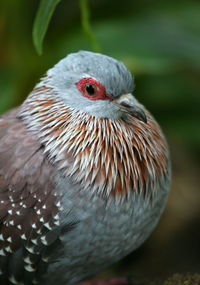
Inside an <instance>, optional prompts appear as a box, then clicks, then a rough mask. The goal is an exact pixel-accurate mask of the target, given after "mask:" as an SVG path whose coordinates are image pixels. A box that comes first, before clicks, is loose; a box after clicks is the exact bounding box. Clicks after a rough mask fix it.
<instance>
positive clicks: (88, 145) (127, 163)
mask: <svg viewBox="0 0 200 285" xmlns="http://www.w3.org/2000/svg"><path fill="white" fill-rule="evenodd" d="M145 113H146V115H147V119H148V123H147V124H145V123H143V122H141V121H139V120H138V119H136V118H133V117H131V116H128V117H127V118H126V120H124V119H120V120H111V119H106V118H95V117H91V116H90V115H89V114H85V113H81V112H79V111H75V110H72V109H69V108H67V107H66V106H65V105H64V104H63V103H62V102H60V101H59V100H58V98H57V96H55V94H52V91H51V90H50V89H47V88H37V89H35V91H34V92H33V93H32V94H30V96H29V97H28V99H27V100H26V101H25V103H24V105H23V108H22V112H21V116H22V117H23V118H24V120H25V123H26V124H27V126H28V128H29V129H31V130H33V131H35V132H36V133H37V135H38V136H39V139H40V140H41V142H42V143H43V144H44V145H45V151H46V152H47V153H48V154H49V156H50V159H51V161H52V163H56V165H57V167H58V169H60V170H61V169H62V171H63V173H64V175H69V176H70V177H71V178H72V179H73V181H75V182H78V183H80V184H81V186H82V187H83V190H84V189H85V190H86V189H91V191H94V192H95V191H97V192H98V193H100V194H102V195H105V196H106V197H110V196H114V197H116V198H120V199H121V198H122V199H123V198H125V197H128V196H129V195H130V194H131V193H139V194H140V193H143V194H144V195H146V196H151V194H153V193H154V192H155V191H156V189H157V188H158V183H160V181H162V179H163V180H165V178H166V177H167V176H168V153H167V146H166V142H165V140H164V138H163V135H162V133H161V130H160V128H159V126H158V125H157V124H156V122H155V120H154V119H153V118H152V117H151V116H150V114H149V113H148V112H147V111H146V110H145Z"/></svg>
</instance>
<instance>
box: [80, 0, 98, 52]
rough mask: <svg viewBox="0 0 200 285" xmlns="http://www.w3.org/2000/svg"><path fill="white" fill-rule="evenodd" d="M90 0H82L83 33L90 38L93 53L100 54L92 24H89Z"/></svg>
mask: <svg viewBox="0 0 200 285" xmlns="http://www.w3.org/2000/svg"><path fill="white" fill-rule="evenodd" d="M87 4H88V0H80V8H81V23H82V27H83V31H84V33H85V35H86V37H87V38H88V40H89V42H90V43H91V46H92V48H93V51H95V52H99V51H100V47H99V45H98V43H97V41H96V39H95V37H94V35H93V33H92V30H91V27H90V23H89V8H88V5H87Z"/></svg>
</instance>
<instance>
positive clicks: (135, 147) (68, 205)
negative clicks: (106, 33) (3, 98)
mask: <svg viewBox="0 0 200 285" xmlns="http://www.w3.org/2000/svg"><path fill="white" fill-rule="evenodd" d="M133 87H134V81H133V78H132V76H131V73H130V72H129V71H128V70H127V69H126V67H125V66H124V64H123V63H121V62H119V61H117V60H115V59H113V58H111V57H108V56H105V55H102V54H98V53H93V52H87V51H80V52H77V53H73V54H70V55H68V56H67V57H66V58H64V59H63V60H61V61H60V62H59V63H58V64H56V65H55V66H54V67H53V68H52V69H50V70H48V72H47V74H46V75H45V77H44V78H42V79H41V81H40V83H38V84H37V85H36V87H35V88H34V90H33V91H32V92H31V93H30V94H29V96H28V98H27V99H26V100H25V102H24V103H23V104H22V105H21V106H20V107H18V108H16V109H14V110H12V111H10V112H8V113H6V114H4V115H2V116H1V117H0V284H1V285H4V284H6V285H11V284H25V285H26V284H27V285H29V284H42V285H46V284H48V285H53V284H58V283H56V282H59V284H60V285H61V284H62V285H64V284H74V283H76V282H79V281H81V280H85V279H86V278H90V277H91V276H93V275H94V274H96V273H97V272H99V271H100V270H103V269H104V268H106V267H108V266H109V265H110V264H113V263H114V262H116V261H118V260H120V259H121V258H123V257H124V256H126V255H127V254H128V253H130V252H131V251H133V250H134V249H136V248H138V247H139V246H140V245H141V244H142V243H143V242H144V241H145V240H146V238H147V237H148V236H149V234H150V233H151V231H152V230H153V228H154V227H155V225H156V224H157V222H158V220H159V218H160V215H161V213H162V211H163V208H164V206H165V203H166V199H167V196H168V192H169V185H170V161H169V153H168V147H167V144H166V141H165V139H164V137H163V134H162V132H161V130H160V128H159V126H158V124H157V123H156V121H155V120H154V118H153V117H152V116H151V115H150V114H149V112H148V111H147V110H146V109H145V108H144V106H142V105H141V104H140V103H138V101H137V100H136V99H135V97H134V96H133V95H132V92H133Z"/></svg>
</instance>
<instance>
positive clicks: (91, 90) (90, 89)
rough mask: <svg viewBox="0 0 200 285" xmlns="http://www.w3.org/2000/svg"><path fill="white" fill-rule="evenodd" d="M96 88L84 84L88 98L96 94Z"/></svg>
mask: <svg viewBox="0 0 200 285" xmlns="http://www.w3.org/2000/svg"><path fill="white" fill-rule="evenodd" d="M96 89H97V88H96V86H95V85H92V84H86V85H85V92H86V93H87V94H88V95H89V96H93V95H95V93H96V91H97V90H96Z"/></svg>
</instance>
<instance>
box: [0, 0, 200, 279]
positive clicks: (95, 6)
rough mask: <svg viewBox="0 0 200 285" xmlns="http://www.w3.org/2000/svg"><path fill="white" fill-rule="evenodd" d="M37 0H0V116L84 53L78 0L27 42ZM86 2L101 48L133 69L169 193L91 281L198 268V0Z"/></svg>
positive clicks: (159, 275) (59, 11)
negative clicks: (168, 170) (139, 242)
mask: <svg viewBox="0 0 200 285" xmlns="http://www.w3.org/2000/svg"><path fill="white" fill-rule="evenodd" d="M38 4H39V1H35V0H28V1H27V0H18V1H13V0H1V2H0V113H3V112H5V111H6V110H8V109H10V108H12V107H14V106H16V105H19V104H20V103H21V102H22V101H23V100H24V99H25V98H26V96H27V95H28V93H29V92H30V91H31V90H32V88H33V87H34V85H35V83H36V82H37V81H38V80H39V78H40V77H41V76H42V75H43V74H44V73H45V71H46V70H47V69H48V68H50V67H51V66H52V65H54V64H55V63H56V62H57V61H58V60H60V59H61V58H63V57H64V56H66V54H67V53H70V52H73V51H77V50H80V49H87V50H91V46H90V44H89V42H88V41H87V39H86V38H85V37H84V35H83V33H82V28H81V20H80V9H79V2H78V1H76V0H68V1H67V0H65V1H61V3H60V4H59V5H58V7H57V9H56V11H55V13H54V15H53V18H52V20H51V23H50V26H49V29H48V31H47V35H46V37H45V40H44V47H43V54H42V56H39V55H38V54H37V53H36V51H35V49H34V47H33V43H32V26H33V20H34V17H35V14H36V11H37V8H38ZM89 4H90V13H91V24H92V29H93V32H94V35H95V37H96V39H97V41H98V43H99V45H100V47H101V52H102V53H105V54H107V55H110V56H112V57H116V58H117V59H119V60H122V61H124V63H125V64H126V66H127V67H128V68H129V69H130V70H131V71H132V73H133V74H134V76H135V82H136V90H135V93H134V95H135V96H136V97H137V98H138V99H139V101H140V102H141V103H143V104H144V105H145V106H146V107H147V109H149V110H150V111H151V112H152V114H153V115H154V116H155V118H156V119H157V121H158V122H159V123H160V125H161V126H162V128H163V130H164V133H165V135H166V137H167V139H168V142H169V146H170V149H171V157H172V165H173V182H172V190H171V194H170V197H169V201H168V204H167V207H166V210H165V213H164V215H163V217H162V219H161V221H160V223H159V225H158V227H157V228H156V230H155V231H154V233H153V234H152V235H151V237H150V238H149V239H148V241H147V242H146V243H145V244H144V245H143V246H142V247H141V248H140V249H138V250H137V251H136V252H135V253H133V254H131V255H130V256H128V257H127V258H125V259H124V260H123V261H122V262H120V263H119V264H118V265H116V266H114V267H112V269H110V270H108V271H107V272H106V273H104V274H103V275H100V276H99V278H100V277H101V278H105V277H110V276H116V275H121V276H127V275H131V276H134V278H136V279H138V280H139V281H140V280H142V281H141V282H143V280H150V281H152V280H155V282H156V280H164V279H166V278H167V277H168V276H170V275H172V274H173V273H176V272H180V273H187V272H191V273H192V272H199V273H200V2H199V1H194V0H190V1H183V0H182V1H179V0H173V1H171V0H169V1H153V0H152V1H150V0H146V1H145V0H140V1H131V0H127V1H121V0H120V1H119V0H110V1H106V0H93V1H89ZM122 246H123V245H122ZM159 282H160V281H159ZM145 284H150V283H149V282H148V283H145ZM156 284H157V283H156ZM158 284H160V283H158ZM174 284H176V283H174ZM199 284H200V283H199Z"/></svg>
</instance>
